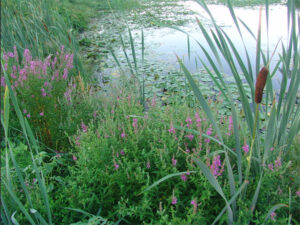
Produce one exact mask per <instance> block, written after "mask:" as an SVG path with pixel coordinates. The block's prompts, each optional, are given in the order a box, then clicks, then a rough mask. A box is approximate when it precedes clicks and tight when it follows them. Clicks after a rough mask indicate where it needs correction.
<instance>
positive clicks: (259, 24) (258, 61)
mask: <svg viewBox="0 0 300 225" xmlns="http://www.w3.org/2000/svg"><path fill="white" fill-rule="evenodd" d="M261 14H262V8H260V10H259V20H258V31H257V39H256V76H258V73H259V68H260V53H261Z"/></svg>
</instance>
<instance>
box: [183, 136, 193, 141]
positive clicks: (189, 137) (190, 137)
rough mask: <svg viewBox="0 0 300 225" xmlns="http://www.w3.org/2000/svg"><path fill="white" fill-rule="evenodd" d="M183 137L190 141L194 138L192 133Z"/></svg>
mask: <svg viewBox="0 0 300 225" xmlns="http://www.w3.org/2000/svg"><path fill="white" fill-rule="evenodd" d="M184 137H185V138H188V139H189V140H190V141H192V140H193V139H194V135H192V134H188V135H185V136H184Z"/></svg>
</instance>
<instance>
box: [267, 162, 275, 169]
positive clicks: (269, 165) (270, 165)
mask: <svg viewBox="0 0 300 225" xmlns="http://www.w3.org/2000/svg"><path fill="white" fill-rule="evenodd" d="M268 168H269V170H271V171H274V167H273V164H272V163H270V164H268Z"/></svg>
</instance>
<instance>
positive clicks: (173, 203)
mask: <svg viewBox="0 0 300 225" xmlns="http://www.w3.org/2000/svg"><path fill="white" fill-rule="evenodd" d="M171 204H172V205H176V204H177V198H176V197H175V196H173V197H172V203H171Z"/></svg>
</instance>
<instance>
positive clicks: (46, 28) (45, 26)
mask: <svg viewBox="0 0 300 225" xmlns="http://www.w3.org/2000/svg"><path fill="white" fill-rule="evenodd" d="M42 23H43V25H44V28H45V30H46V31H47V33H49V30H48V27H47V25H46V24H45V23H44V22H42Z"/></svg>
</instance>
